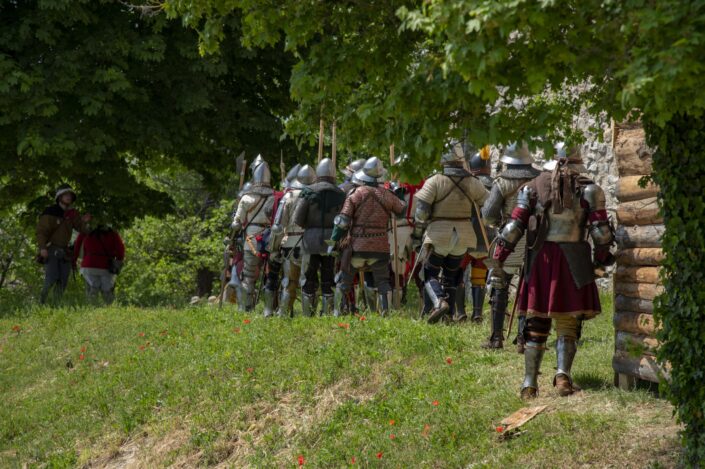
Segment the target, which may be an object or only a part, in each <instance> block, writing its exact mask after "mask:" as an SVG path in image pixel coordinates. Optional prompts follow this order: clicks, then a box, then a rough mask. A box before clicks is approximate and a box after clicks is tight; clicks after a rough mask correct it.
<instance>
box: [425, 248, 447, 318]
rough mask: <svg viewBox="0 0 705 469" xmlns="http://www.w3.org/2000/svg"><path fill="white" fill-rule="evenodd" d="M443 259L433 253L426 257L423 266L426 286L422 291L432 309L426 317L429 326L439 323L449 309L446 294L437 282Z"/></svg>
mask: <svg viewBox="0 0 705 469" xmlns="http://www.w3.org/2000/svg"><path fill="white" fill-rule="evenodd" d="M443 261H444V258H443V257H442V256H439V255H438V254H436V253H435V252H433V253H431V255H430V256H428V259H427V260H426V262H425V264H424V277H425V279H426V284H425V286H424V290H425V292H426V294H427V295H428V298H429V300H430V302H431V305H432V309H431V312H430V315H429V317H428V323H429V324H435V323H437V322H438V321H440V320H441V319H442V318H443V317H444V316H445V315H446V314H447V313H448V310H449V309H450V306H449V305H448V303H447V301H446V294H445V292H444V291H443V287H442V286H441V282H440V281H439V280H438V275H439V274H440V273H441V267H442V266H443Z"/></svg>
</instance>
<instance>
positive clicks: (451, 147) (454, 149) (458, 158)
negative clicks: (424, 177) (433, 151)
mask: <svg viewBox="0 0 705 469" xmlns="http://www.w3.org/2000/svg"><path fill="white" fill-rule="evenodd" d="M464 161H465V151H463V144H462V143H460V142H459V141H457V140H451V141H450V142H448V144H447V145H446V147H445V148H444V150H443V155H442V156H441V164H443V165H446V164H456V163H462V162H464Z"/></svg>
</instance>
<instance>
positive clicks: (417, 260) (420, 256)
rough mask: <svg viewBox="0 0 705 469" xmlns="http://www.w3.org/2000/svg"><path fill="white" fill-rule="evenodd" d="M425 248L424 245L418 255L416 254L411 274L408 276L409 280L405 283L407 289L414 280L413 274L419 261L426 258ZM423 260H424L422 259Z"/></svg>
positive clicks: (426, 251) (426, 250)
mask: <svg viewBox="0 0 705 469" xmlns="http://www.w3.org/2000/svg"><path fill="white" fill-rule="evenodd" d="M426 246H427V245H426V244H424V245H423V246H421V249H420V250H419V253H418V254H416V260H415V261H414V267H412V268H411V274H410V275H409V280H407V281H406V286H407V287H408V286H409V284H410V283H411V280H412V279H413V278H414V272H416V267H417V266H418V265H419V259H421V258H422V257H426V256H427V255H428V249H426ZM422 253H423V254H422ZM424 260H426V259H424Z"/></svg>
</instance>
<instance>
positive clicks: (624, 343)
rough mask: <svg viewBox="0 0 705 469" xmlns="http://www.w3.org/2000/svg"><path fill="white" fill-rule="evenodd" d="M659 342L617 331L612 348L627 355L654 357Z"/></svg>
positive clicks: (648, 337) (646, 336) (644, 336)
mask: <svg viewBox="0 0 705 469" xmlns="http://www.w3.org/2000/svg"><path fill="white" fill-rule="evenodd" d="M658 346H659V342H658V340H656V337H652V336H649V335H646V334H632V333H631V332H627V331H617V334H616V335H615V338H614V348H615V350H618V351H620V352H625V353H627V354H629V355H637V354H638V355H645V356H650V357H655V356H656V350H657V349H658Z"/></svg>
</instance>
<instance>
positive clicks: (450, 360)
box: [446, 357, 453, 365]
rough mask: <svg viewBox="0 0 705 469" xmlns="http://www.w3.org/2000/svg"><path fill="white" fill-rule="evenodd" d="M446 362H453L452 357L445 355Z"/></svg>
mask: <svg viewBox="0 0 705 469" xmlns="http://www.w3.org/2000/svg"><path fill="white" fill-rule="evenodd" d="M446 363H447V364H449V365H451V364H452V363H453V359H452V358H450V357H446Z"/></svg>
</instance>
